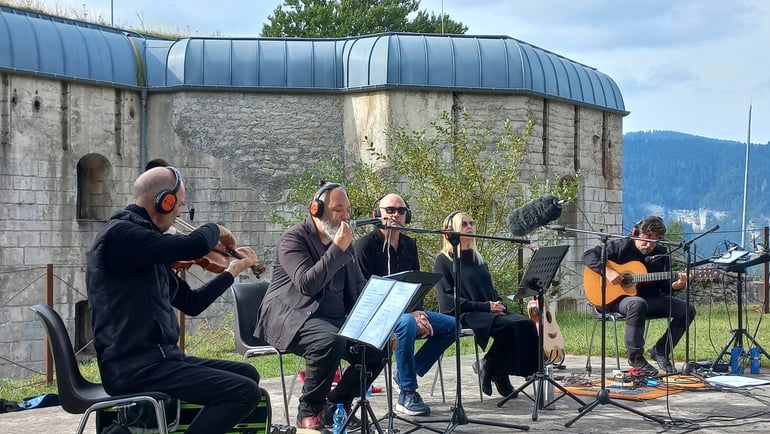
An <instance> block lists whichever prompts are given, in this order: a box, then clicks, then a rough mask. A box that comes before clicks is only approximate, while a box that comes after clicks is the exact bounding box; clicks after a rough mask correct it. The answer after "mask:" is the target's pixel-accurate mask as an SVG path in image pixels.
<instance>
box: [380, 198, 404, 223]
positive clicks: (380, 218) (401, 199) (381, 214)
mask: <svg viewBox="0 0 770 434" xmlns="http://www.w3.org/2000/svg"><path fill="white" fill-rule="evenodd" d="M385 196H387V194H383V195H382V196H380V197H379V198H377V200H375V201H374V203H373V204H372V218H376V219H381V218H382V213H381V212H380V201H381V200H382V198H383V197H385ZM401 200H403V201H404V205H405V206H406V219H405V220H404V223H406V224H409V223H411V222H412V207H410V206H409V202H407V201H406V200H405V199H404V198H401Z"/></svg>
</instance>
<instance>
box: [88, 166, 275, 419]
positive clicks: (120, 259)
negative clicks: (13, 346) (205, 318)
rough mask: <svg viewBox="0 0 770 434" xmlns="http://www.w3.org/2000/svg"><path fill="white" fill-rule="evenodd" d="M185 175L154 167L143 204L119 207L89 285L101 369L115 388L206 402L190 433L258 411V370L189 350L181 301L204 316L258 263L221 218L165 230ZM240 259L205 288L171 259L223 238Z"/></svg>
mask: <svg viewBox="0 0 770 434" xmlns="http://www.w3.org/2000/svg"><path fill="white" fill-rule="evenodd" d="M185 195H186V191H185V186H184V182H183V180H182V175H181V174H180V173H179V170H177V169H176V168H174V167H170V166H169V167H155V168H151V169H149V170H147V171H146V172H144V173H142V174H141V175H139V177H138V178H137V179H136V182H135V183H134V203H133V204H131V205H128V206H127V207H126V208H124V209H122V210H119V211H117V212H115V213H114V214H112V216H111V217H110V219H109V220H108V221H107V223H106V224H105V225H104V227H103V228H102V229H101V230H100V231H99V233H98V234H97V235H96V239H95V240H94V243H93V246H92V248H91V251H90V252H89V255H88V265H87V267H86V289H87V293H88V304H89V307H90V309H91V324H92V325H93V331H94V347H95V349H96V356H97V361H98V363H99V372H100V374H101V380H102V384H103V386H104V389H105V390H106V391H107V393H109V394H112V395H121V394H131V393H135V392H138V391H144V390H154V391H158V392H164V393H166V394H168V395H170V396H171V397H173V398H177V399H180V400H183V401H186V402H189V403H193V404H199V405H202V406H203V409H202V410H201V411H200V413H198V416H197V417H196V418H195V420H194V421H193V423H192V424H191V425H190V427H189V429H188V430H187V431H186V432H188V433H205V434H211V433H225V432H227V431H229V430H230V429H231V428H232V427H233V426H235V425H236V424H237V423H238V422H240V421H241V419H243V418H244V417H245V416H248V415H249V413H251V412H252V411H254V409H255V408H256V405H257V403H259V400H260V389H259V373H258V372H257V370H256V369H254V367H252V366H251V365H249V364H247V363H241V362H234V361H227V360H210V359H202V358H198V357H192V356H188V355H186V354H185V353H184V351H183V350H182V349H181V348H180V347H179V346H178V345H177V342H178V341H179V333H180V331H179V323H178V321H177V318H176V314H175V312H174V309H175V308H176V309H178V310H180V311H182V312H184V313H185V314H187V315H191V316H196V315H198V314H200V313H201V312H202V311H203V310H205V309H206V308H207V307H208V306H209V305H211V303H213V302H214V301H215V300H216V299H217V298H218V297H219V296H220V295H222V293H224V292H225V291H226V290H227V289H228V288H229V287H230V285H232V284H233V282H234V281H235V276H237V275H238V274H240V273H241V272H243V271H244V270H246V269H248V268H250V267H252V266H253V265H254V264H256V262H257V255H256V254H255V253H254V251H253V250H252V249H251V248H249V247H237V243H236V240H235V237H234V236H233V234H232V233H231V232H230V231H229V230H227V229H226V228H224V227H222V226H219V225H217V224H215V223H208V224H205V225H202V226H201V227H200V228H198V229H196V230H194V231H193V232H192V233H190V234H189V235H181V234H170V233H165V232H167V231H168V230H169V228H171V226H172V225H173V224H174V221H175V219H176V218H177V217H179V215H180V213H181V208H182V206H183V205H184V203H185ZM219 242H221V243H222V244H224V245H225V246H227V247H230V248H232V249H235V250H236V251H237V252H238V253H239V254H240V256H241V259H234V260H232V261H231V262H230V263H229V265H228V266H227V269H226V270H225V271H224V272H223V273H221V274H219V275H217V276H216V277H214V278H213V279H212V280H211V281H209V282H208V283H206V284H204V285H203V286H201V287H200V288H198V289H192V288H190V286H189V285H188V284H187V282H186V281H184V280H183V279H181V278H180V277H179V276H178V275H177V274H176V273H175V272H174V270H172V269H171V264H172V263H173V262H177V261H189V260H194V259H197V258H202V257H203V256H205V255H206V254H208V253H209V252H211V251H212V250H213V249H214V247H215V246H216V245H217V243H219Z"/></svg>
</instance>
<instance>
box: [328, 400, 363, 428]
mask: <svg viewBox="0 0 770 434" xmlns="http://www.w3.org/2000/svg"><path fill="white" fill-rule="evenodd" d="M336 409H337V405H336V404H333V403H331V402H329V401H326V405H325V406H324V411H323V422H324V425H326V426H333V425H334V410H336ZM345 413H347V414H348V421H347V424H348V425H347V427H346V429H347V430H348V432H351V431H358V430H360V429H361V419H359V418H358V417H356V415H355V414H352V413H351V405H350V404H345Z"/></svg>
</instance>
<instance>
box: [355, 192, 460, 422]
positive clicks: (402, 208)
mask: <svg viewBox="0 0 770 434" xmlns="http://www.w3.org/2000/svg"><path fill="white" fill-rule="evenodd" d="M372 216H373V217H374V218H382V222H383V224H382V225H378V227H376V228H375V229H374V230H372V231H371V232H370V233H368V234H366V235H365V236H363V237H361V238H360V239H359V240H358V241H356V243H355V245H354V246H353V247H354V249H355V254H356V262H358V266H359V267H360V268H361V271H362V273H363V274H364V277H366V278H367V279H368V278H369V277H371V276H373V275H375V276H386V275H388V274H393V273H398V272H401V271H413V270H414V271H416V270H419V269H420V262H419V260H418V257H417V243H415V241H414V239H412V238H411V237H409V236H407V235H406V234H403V233H402V232H401V231H400V230H399V229H398V228H399V227H404V226H405V225H406V224H407V223H409V222H410V221H411V210H410V209H409V207H408V205H407V203H406V202H405V201H404V199H403V198H401V196H399V195H398V194H395V193H391V194H387V195H385V196H383V197H381V198H380V199H379V200H377V201H376V202H375V203H374V206H373V209H372ZM454 331H455V324H454V319H453V318H452V317H451V316H449V315H444V314H441V313H438V312H430V311H425V310H423V307H422V301H420V304H419V306H418V307H417V308H416V309H415V310H413V311H412V312H410V313H405V314H402V315H401V318H400V319H399V321H398V323H397V324H396V328H395V329H394V331H393V333H394V335H395V338H396V350H395V355H396V366H397V369H398V370H397V372H396V375H395V378H396V382H397V383H398V385H399V388H400V389H401V391H400V393H399V396H398V403H397V404H396V411H398V412H401V413H404V414H408V415H411V416H424V415H427V414H430V407H429V406H428V405H427V404H425V402H423V400H422V397H420V394H419V393H418V392H417V376H418V375H419V376H421V377H422V376H423V375H425V374H426V373H427V372H428V370H429V369H430V368H431V367H432V366H433V364H434V363H435V362H436V360H438V359H439V357H441V354H443V353H444V350H445V349H446V348H447V347H448V346H449V345H451V344H452V342H454V339H455V337H454ZM417 338H426V339H427V341H426V342H425V343H424V344H423V346H422V347H421V348H420V350H419V351H417V353H416V354H415V352H414V347H415V340H416V339H417Z"/></svg>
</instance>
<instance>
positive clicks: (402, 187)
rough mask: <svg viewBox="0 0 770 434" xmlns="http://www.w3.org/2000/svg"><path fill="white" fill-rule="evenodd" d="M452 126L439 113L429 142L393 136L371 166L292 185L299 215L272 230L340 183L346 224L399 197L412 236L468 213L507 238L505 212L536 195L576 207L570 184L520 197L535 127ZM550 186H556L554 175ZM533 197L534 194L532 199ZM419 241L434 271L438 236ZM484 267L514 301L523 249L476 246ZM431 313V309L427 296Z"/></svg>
mask: <svg viewBox="0 0 770 434" xmlns="http://www.w3.org/2000/svg"><path fill="white" fill-rule="evenodd" d="M461 117H462V119H459V120H456V119H453V118H452V117H451V116H450V115H449V114H448V113H444V114H443V115H442V117H441V119H440V120H438V121H435V122H433V123H432V124H431V125H432V130H431V131H430V133H431V134H428V132H426V131H408V130H407V129H406V128H404V127H399V128H396V129H395V130H394V132H393V133H392V134H391V135H390V137H389V140H390V143H389V144H390V151H389V152H388V154H387V155H386V154H381V153H378V152H376V151H374V149H373V148H370V152H371V153H372V155H373V156H374V157H375V163H372V164H368V163H364V162H362V161H361V160H360V159H358V158H355V157H351V156H346V157H345V156H340V157H335V158H331V159H329V160H326V161H322V162H319V163H318V164H316V165H315V166H314V167H312V168H309V169H307V170H306V171H305V172H304V173H303V174H302V175H301V176H300V177H298V178H297V179H295V180H292V181H291V184H290V188H291V190H292V191H291V192H290V193H289V196H288V200H289V201H290V202H292V201H296V202H298V203H302V204H303V207H302V208H301V209H300V211H299V212H298V213H297V214H296V215H288V216H287V215H283V216H277V215H276V219H274V220H275V221H276V222H280V223H283V224H286V225H288V224H290V223H293V222H294V221H296V220H297V219H299V218H303V217H304V216H306V215H307V209H306V206H307V203H308V202H309V198H310V197H311V196H312V195H313V193H314V192H315V190H316V189H317V188H318V185H319V181H321V180H326V181H331V182H339V183H342V184H343V185H345V186H346V188H347V189H348V193H349V195H350V200H351V208H352V211H351V218H353V219H358V218H363V217H368V215H369V213H370V212H371V209H372V205H373V203H374V202H375V201H376V200H377V199H378V198H379V197H380V196H382V195H383V194H385V193H388V192H392V191H397V192H400V193H401V194H402V195H403V196H404V199H406V201H407V202H409V203H410V205H411V207H412V209H413V221H412V224H411V225H410V226H411V227H414V228H424V229H428V230H435V231H440V230H441V229H442V227H441V224H442V223H443V220H444V218H445V217H446V216H447V214H449V213H450V212H452V211H453V210H462V211H467V212H468V213H469V214H470V215H471V216H473V218H474V220H475V221H476V225H477V227H476V230H477V233H479V234H485V235H500V236H510V235H509V233H508V228H507V225H506V220H507V216H508V214H509V212H510V210H511V209H512V208H514V207H517V206H520V205H521V204H522V203H524V202H525V201H527V200H529V199H530V198H532V197H535V195H539V194H541V193H557V192H558V195H559V197H562V198H565V199H571V200H574V199H575V198H576V194H577V193H576V192H577V191H578V189H577V188H576V186H575V183H577V182H579V178H578V180H576V181H574V182H572V184H570V185H565V182H564V181H559V182H555V181H553V180H543V182H540V183H538V182H533V183H531V184H530V186H529V189H530V194H529V195H528V196H527V197H524V195H523V194H522V191H523V188H522V185H521V182H520V176H519V169H518V166H520V164H521V163H522V161H523V158H524V155H525V145H526V142H527V139H528V137H529V135H530V133H531V132H532V128H533V126H534V122H533V121H532V120H531V119H529V120H528V121H527V122H526V123H525V125H524V126H523V131H516V130H515V128H514V127H513V124H512V123H511V122H510V121H506V122H504V124H503V125H502V126H500V127H498V128H497V131H498V132H497V133H496V132H495V129H494V128H493V127H492V126H482V127H479V128H471V129H469V128H466V127H463V125H468V124H469V122H468V115H467V114H466V113H464V112H463V113H462V115H461ZM555 176H556V177H555V178H554V179H559V178H558V174H556V175H555ZM533 193H535V194H534V195H533ZM409 235H410V236H412V237H414V238H416V239H417V240H418V246H419V248H420V261H421V268H422V269H423V270H430V269H432V268H433V261H434V259H435V257H436V255H437V254H438V252H439V251H440V250H441V245H442V239H443V238H442V237H441V236H440V234H439V233H410V234H409ZM477 244H478V246H479V249H480V251H481V252H482V254H483V255H484V258H485V259H486V260H487V262H488V264H489V267H490V270H491V272H492V276H493V279H494V281H495V285H496V287H497V289H498V291H500V293H501V295H503V296H505V295H511V294H515V293H516V289H517V287H518V282H519V275H518V273H519V271H520V269H519V265H518V257H519V253H520V250H521V249H520V246H519V245H517V244H511V243H506V242H501V241H496V240H484V239H479V240H477ZM426 302H427V305H428V307H435V304H434V303H435V298H434V296H432V295H429V298H428V299H426Z"/></svg>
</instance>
